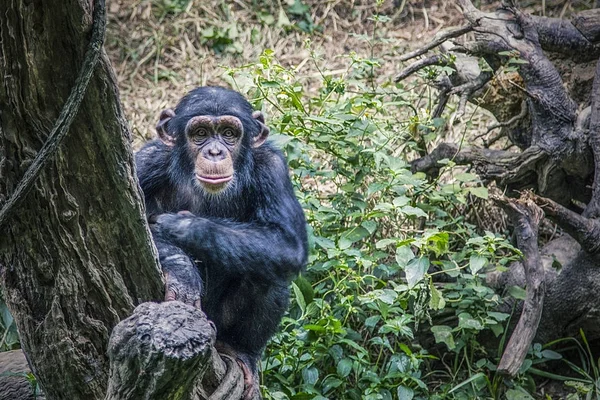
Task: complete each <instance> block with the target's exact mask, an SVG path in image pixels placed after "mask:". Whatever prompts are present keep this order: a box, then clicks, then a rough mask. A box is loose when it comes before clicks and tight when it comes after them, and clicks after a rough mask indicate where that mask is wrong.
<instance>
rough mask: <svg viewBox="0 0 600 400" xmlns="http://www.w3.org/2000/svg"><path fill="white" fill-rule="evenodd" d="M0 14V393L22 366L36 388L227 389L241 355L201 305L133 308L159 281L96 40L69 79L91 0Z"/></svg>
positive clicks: (116, 398)
mask: <svg viewBox="0 0 600 400" xmlns="http://www.w3.org/2000/svg"><path fill="white" fill-rule="evenodd" d="M93 7H95V10H94V9H93ZM0 15H2V18H1V19H0V82H3V84H2V85H1V86H0V205H2V207H0V208H1V209H2V211H1V212H0V229H1V230H2V235H1V236H0V282H1V284H2V289H3V291H4V297H5V300H6V303H7V305H8V306H9V309H10V311H11V313H12V314H13V316H14V318H15V321H16V322H17V326H18V328H19V333H20V337H21V344H22V347H23V350H24V352H25V354H26V355H27V360H25V357H24V354H23V353H22V352H11V353H5V354H1V355H0V366H2V365H4V366H5V367H6V368H11V369H15V371H12V370H11V372H17V373H18V374H17V375H11V376H6V377H2V378H1V379H0V399H4V398H6V396H10V397H9V398H10V399H11V400H20V399H29V398H33V396H34V395H33V393H32V391H31V385H30V383H29V381H28V380H27V379H24V376H25V375H24V373H27V372H29V368H27V366H29V367H31V370H32V372H33V373H34V374H35V377H36V379H37V382H38V384H39V385H40V386H41V388H42V390H43V392H44V394H45V396H46V398H48V399H90V400H91V399H104V398H106V399H111V400H125V399H132V400H134V399H141V398H144V399H173V400H175V399H181V400H185V399H198V400H202V399H207V398H209V397H210V398H211V399H214V400H225V399H231V400H235V399H239V398H240V396H241V394H242V392H243V390H244V380H243V376H242V372H241V368H240V367H239V366H238V365H237V363H236V362H235V361H233V360H230V359H224V360H223V359H221V357H220V356H219V354H218V353H217V352H216V350H215V349H214V346H213V344H214V341H215V336H216V334H215V331H214V326H213V325H212V324H211V323H209V322H208V320H207V319H206V316H205V315H204V313H202V312H201V311H200V310H197V309H195V308H193V307H191V306H188V305H185V304H183V303H179V302H169V303H163V304H157V303H145V304H142V305H140V306H139V307H137V308H136V309H135V311H134V307H135V306H136V305H138V304H140V303H141V302H144V301H156V300H160V299H161V298H162V297H163V296H164V293H163V289H164V283H163V280H162V274H161V272H160V266H159V264H158V258H157V254H156V250H155V248H154V246H153V244H152V240H151V235H150V231H149V229H148V225H147V222H146V217H145V212H144V208H143V205H142V204H143V203H142V197H141V196H140V189H139V185H138V183H137V178H136V174H135V169H134V160H133V154H132V149H131V135H130V132H129V130H128V128H127V123H126V121H125V118H124V116H123V113H122V110H121V105H120V102H119V97H118V90H117V86H116V80H115V77H114V75H113V72H112V69H111V66H110V64H109V62H108V59H107V57H106V56H105V54H104V53H103V52H102V54H101V55H100V61H99V63H98V64H97V66H96V68H95V70H94V71H93V75H92V78H91V80H90V81H89V84H88V85H87V89H86V88H85V84H84V85H83V87H82V88H81V89H79V88H80V86H79V85H80V84H81V83H80V82H83V81H85V80H82V79H81V76H79V77H78V74H79V73H80V70H81V69H82V64H83V61H84V58H85V59H86V63H87V62H88V61H87V60H89V57H86V51H87V50H88V48H92V49H95V50H93V51H102V50H98V49H101V43H100V44H99V46H96V47H90V45H89V43H90V36H91V35H90V30H91V29H92V22H93V21H95V22H94V32H101V35H94V37H96V36H97V37H99V38H101V37H102V34H103V32H102V29H103V27H104V22H103V21H104V19H103V18H104V1H102V0H96V1H95V2H94V4H93V6H92V2H89V1H84V0H67V1H56V0H47V1H43V2H42V1H39V0H38V1H35V0H34V1H31V0H6V1H3V2H0ZM92 15H94V17H92ZM98 21H101V23H98ZM97 27H101V28H100V30H98V28H97ZM99 42H101V40H99ZM93 51H92V53H90V54H94V53H93ZM95 54H98V53H95ZM76 79H77V82H78V83H77V85H78V86H77V88H78V90H73V87H74V86H75V85H76ZM72 91H73V93H83V94H84V97H83V101H82V102H81V104H80V106H79V108H78V110H77V109H76V110H75V111H74V115H76V117H75V119H74V121H73V123H72V125H71V128H70V130H69V131H68V135H67V136H66V137H65V138H64V141H63V142H62V145H61V147H58V150H56V151H55V152H48V154H51V156H50V158H49V159H48V162H47V163H46V164H45V165H44V167H43V169H42V170H41V174H40V175H39V177H37V180H35V181H34V182H35V184H34V186H33V188H32V189H31V190H30V191H27V190H22V188H23V181H24V178H23V177H24V176H35V174H32V173H31V171H32V170H35V168H33V167H32V168H31V169H28V168H29V167H30V166H32V165H33V166H34V167H35V166H37V165H38V162H39V161H40V160H41V159H42V157H41V156H40V155H43V154H46V150H47V149H48V148H49V147H48V143H51V142H53V141H54V138H55V136H53V135H49V134H50V132H55V131H56V132H60V129H55V122H56V120H57V118H59V114H61V118H60V121H61V123H60V124H58V123H57V124H56V126H61V124H62V125H65V126H68V123H64V124H63V122H62V121H65V119H62V116H63V115H64V112H63V113H61V110H62V109H63V107H64V105H65V102H66V101H67V98H69V94H70V93H71V92H72ZM70 101H71V98H69V102H67V103H69V104H71V103H70ZM49 136H50V137H51V138H52V140H50V141H49V140H48V138H49ZM59 136H60V135H59ZM42 146H43V147H42ZM26 171H27V172H26ZM19 193H25V194H24V197H22V196H21V197H20V194H19ZM17 194H19V195H17ZM11 196H12V197H11ZM15 198H20V200H17V201H16V202H14V201H13V200H14V199H15ZM7 199H8V200H9V201H7ZM13 203H14V204H15V207H14V208H12V209H11V210H12V211H11V212H10V213H5V210H6V207H7V205H10V204H13ZM5 216H8V217H6V218H8V219H7V220H5ZM132 312H134V315H132V316H131V317H129V318H126V317H128V316H129V315H130V314H131V313H132ZM125 318H126V319H125ZM113 328H114V330H113ZM111 332H112V334H111ZM109 338H110V345H109ZM109 357H110V358H109ZM0 372H3V371H1V370H0Z"/></svg>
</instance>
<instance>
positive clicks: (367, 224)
mask: <svg viewBox="0 0 600 400" xmlns="http://www.w3.org/2000/svg"><path fill="white" fill-rule="evenodd" d="M360 226H362V227H363V228H365V229H366V230H367V231H369V233H370V234H371V235H372V234H373V233H375V231H376V230H377V222H375V221H363V222H362V223H361V224H360Z"/></svg>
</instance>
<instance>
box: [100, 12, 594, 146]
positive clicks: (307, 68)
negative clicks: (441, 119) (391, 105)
mask: <svg viewBox="0 0 600 400" xmlns="http://www.w3.org/2000/svg"><path fill="white" fill-rule="evenodd" d="M589 1H591V0H575V1H558V0H547V1H544V2H542V1H535V0H528V1H521V5H522V6H523V7H525V8H526V9H527V11H529V12H533V13H537V14H542V13H543V14H545V15H550V16H561V15H563V16H567V15H569V14H570V13H571V12H573V11H575V10H576V9H577V8H578V7H579V8H581V7H586V6H588V5H587V3H588V2H589ZM480 3H481V4H478V5H479V7H481V8H482V9H494V8H496V7H497V6H498V5H499V4H500V2H499V1H490V0H487V1H486V0H483V1H480ZM584 3H585V4H584ZM542 4H543V5H542ZM374 15H383V16H386V17H387V19H388V20H387V21H386V22H385V23H378V24H376V23H375V22H374V21H373V16H374ZM108 17H109V32H108V35H107V40H106V49H107V51H108V54H109V57H110V59H111V61H112V63H113V66H114V68H115V71H116V74H117V78H118V82H119V88H120V91H121V100H122V102H123V106H124V109H125V114H126V116H127V118H128V120H129V122H130V126H131V128H132V131H133V133H134V138H135V141H134V146H135V147H136V148H137V147H138V146H139V145H140V144H141V143H143V142H145V141H147V140H148V139H151V138H152V137H153V136H154V126H155V123H156V119H157V116H158V114H159V113H160V111H161V110H163V109H165V108H168V107H172V106H174V105H175V104H176V102H177V100H178V99H179V98H181V96H182V95H183V94H185V93H186V92H187V91H189V90H191V89H193V88H194V87H197V86H202V85H224V86H227V82H226V80H225V79H224V75H225V73H226V69H227V68H235V67H239V66H242V65H245V64H248V63H256V62H258V60H259V56H260V55H261V53H262V52H263V51H264V50H265V49H271V50H272V51H273V52H274V56H275V58H276V59H277V61H278V62H279V63H280V64H281V65H282V66H284V67H286V68H294V69H295V71H296V72H297V75H298V76H300V77H301V78H304V82H305V88H304V89H305V90H307V91H310V90H311V82H313V83H314V82H315V79H314V78H318V77H320V72H319V70H325V71H327V74H330V75H333V76H335V75H336V74H342V73H344V72H345V71H346V70H347V66H348V64H349V63H348V55H349V54H350V53H351V52H355V53H356V54H357V55H358V56H361V57H372V58H376V59H377V60H378V61H379V62H380V67H378V68H377V70H376V71H375V75H376V80H378V81H379V82H381V81H386V80H387V81H389V80H391V79H392V78H393V76H394V75H395V74H396V73H397V72H398V71H399V70H400V69H401V67H402V63H401V62H400V61H399V57H400V56H401V55H402V54H403V53H405V52H406V51H408V50H410V49H413V48H415V47H417V46H418V45H420V44H423V43H426V42H428V41H430V40H431V39H432V38H433V37H434V35H435V34H436V33H437V32H439V31H440V30H443V29H445V28H449V27H452V26H457V25H459V24H460V23H462V15H461V13H460V8H459V6H458V5H457V3H456V1H452V0H440V1H419V0H395V1H389V0H388V1H383V2H382V3H381V4H378V2H374V1H367V0H330V1H326V2H323V1H318V0H306V1H299V0H286V1H285V2H281V1H268V2H256V1H242V0H236V1H232V2H224V1H216V0H213V1H198V0H192V1H190V0H114V1H111V2H110V3H109V15H108ZM373 38H382V40H377V41H373V40H372V39H373ZM307 40H310V43H311V48H312V50H314V51H315V53H316V54H318V55H319V59H320V62H321V63H320V64H319V65H317V64H316V63H314V62H312V58H311V54H310V51H309V50H308V49H307V47H306V41H307ZM490 118H492V117H490V116H489V115H486V114H484V113H483V112H480V113H479V115H475V117H474V118H473V117H471V119H470V124H471V125H470V126H472V127H477V126H478V125H480V126H483V125H486V124H488V123H489V121H490ZM458 131H462V129H458Z"/></svg>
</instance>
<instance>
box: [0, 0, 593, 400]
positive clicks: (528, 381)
mask: <svg viewBox="0 0 600 400" xmlns="http://www.w3.org/2000/svg"><path fill="white" fill-rule="evenodd" d="M482 3H483V4H480V6H482V7H483V8H491V7H493V6H494V5H495V4H494V3H492V2H482ZM546 3H548V4H546ZM525 6H529V9H528V10H529V11H531V12H537V13H541V12H544V13H549V14H552V13H554V15H558V14H560V13H563V14H564V13H569V12H570V11H572V10H573V9H576V8H577V7H580V8H585V7H589V6H590V5H589V4H588V3H586V2H585V1H571V2H530V4H525ZM109 9H110V15H109V17H110V19H111V20H110V25H109V27H110V28H109V29H110V35H109V37H108V40H107V49H108V52H109V55H110V57H111V59H112V62H113V65H114V66H115V69H116V71H117V75H118V79H119V84H120V88H121V91H122V93H121V94H122V96H121V98H122V101H123V103H124V107H125V109H126V113H127V115H128V116H129V118H130V122H131V126H132V129H133V131H134V133H135V145H136V146H138V145H139V144H141V143H142V142H144V141H146V140H148V139H149V138H151V137H153V135H154V132H153V126H154V125H155V120H156V117H157V115H158V113H159V112H160V110H162V109H163V108H166V107H169V106H172V105H174V104H175V102H176V101H177V99H178V98H179V97H181V96H182V95H183V94H184V93H185V92H186V91H188V90H190V89H191V88H193V87H195V86H199V85H207V84H218V85H229V86H231V87H233V88H235V89H237V90H239V91H241V92H242V93H244V94H246V95H247V96H248V97H249V98H250V99H251V100H252V102H253V103H254V105H255V107H256V108H257V109H262V110H263V111H264V112H265V113H266V115H267V116H268V119H269V121H270V122H269V125H270V127H271V128H272V139H273V140H274V141H276V142H277V143H278V145H279V146H281V148H283V149H284V150H285V152H286V155H287V157H288V160H289V163H290V167H291V174H292V178H293V181H294V184H295V185H296V188H297V195H298V197H299V199H300V201H301V203H302V205H303V206H304V209H305V212H306V216H307V219H308V224H309V226H310V233H311V256H310V261H309V265H308V267H307V270H306V273H305V274H303V275H302V276H301V277H299V278H298V279H297V280H296V281H295V282H294V284H293V300H292V307H291V309H290V312H289V315H288V316H287V317H286V318H285V319H284V321H283V323H282V326H281V331H280V333H279V334H278V335H277V336H276V337H275V338H274V339H273V340H272V342H271V343H270V345H269V346H268V348H267V351H266V353H265V356H264V359H263V362H262V382H263V385H264V391H263V395H264V396H265V398H267V399H298V400H300V399H384V400H387V399H402V400H405V399H407V400H409V399H413V398H414V399H419V398H421V399H425V398H431V399H434V398H435V399H437V398H439V399H467V398H508V399H528V398H533V397H544V396H546V398H563V397H561V396H562V394H558V395H557V394H553V391H555V390H558V389H556V387H558V388H560V390H559V392H560V393H564V392H562V390H564V389H565V388H566V389H567V391H568V392H570V394H569V396H570V398H585V397H588V398H589V397H590V396H592V395H595V396H598V391H597V388H598V385H599V381H598V379H599V378H600V376H599V374H598V367H597V362H596V361H595V360H594V358H593V356H591V351H590V350H589V347H587V343H586V341H585V336H582V338H580V339H578V340H575V339H569V340H567V339H565V341H568V342H569V343H570V344H572V346H571V348H570V350H571V351H573V352H576V353H578V354H579V355H580V360H581V362H580V363H578V364H572V363H570V362H568V361H564V360H561V358H562V355H561V354H560V353H559V352H556V351H554V350H552V349H555V350H556V348H555V347H553V344H552V343H550V344H547V343H544V344H536V345H535V346H534V347H533V349H532V350H531V352H530V357H529V358H528V360H527V361H526V363H525V365H524V366H523V368H522V370H521V374H520V376H519V377H518V378H517V379H515V380H506V379H503V378H502V377H500V376H498V375H497V374H495V366H496V363H497V361H498V357H499V355H500V354H501V350H502V348H503V347H502V346H503V343H504V339H505V333H506V327H507V324H508V323H509V321H510V320H511V318H512V317H513V314H512V313H511V312H510V310H511V308H510V305H508V306H506V305H505V307H504V308H503V307H502V305H503V300H502V297H501V296H500V294H498V293H495V292H494V290H492V289H491V288H490V287H489V286H488V285H487V284H486V276H487V274H489V273H492V272H494V271H501V270H502V269H503V268H506V267H507V265H508V263H510V262H511V261H513V260H518V259H519V256H520V254H519V251H518V250H517V249H515V248H514V247H513V245H512V243H511V240H510V239H509V236H508V235H509V234H510V230H509V228H510V227H509V226H508V225H507V222H506V221H505V217H504V216H503V215H502V214H501V213H500V212H499V211H498V210H497V209H496V208H495V207H493V205H491V203H489V202H488V201H487V198H488V190H493V188H490V189H488V188H486V187H484V186H482V184H481V182H479V180H478V178H477V176H476V175H475V174H473V173H471V172H469V171H468V170H465V169H459V168H455V167H454V165H453V163H452V161H451V160H448V162H447V165H446V166H445V167H444V171H443V173H442V174H441V175H440V177H439V178H438V179H436V180H434V181H432V180H429V179H427V178H426V177H425V176H424V175H423V174H420V173H412V172H411V170H410V165H409V161H410V160H412V159H414V158H416V157H418V156H419V155H423V154H425V150H426V149H431V148H432V147H433V146H434V145H435V144H436V143H438V142H439V141H440V139H441V138H442V137H443V136H445V137H446V138H447V137H448V136H453V137H454V138H455V139H457V138H458V140H457V141H460V140H465V141H467V140H472V139H471V138H472V137H476V136H477V134H479V137H478V139H474V140H485V139H486V134H487V131H486V125H487V124H489V123H490V121H491V117H490V116H489V115H487V114H485V113H484V112H482V111H481V110H479V109H477V108H476V107H474V106H469V107H468V109H467V110H468V112H467V115H466V116H465V117H464V118H463V120H461V121H456V122H452V123H449V120H451V118H452V114H451V113H452V111H453V110H454V109H455V106H453V107H449V112H450V114H448V115H444V116H443V117H442V118H431V116H430V111H431V109H432V106H433V100H434V93H433V92H432V90H431V89H430V87H429V86H427V85H426V83H427V81H428V80H429V79H432V78H433V77H435V76H437V75H438V74H444V73H447V72H448V71H445V70H444V68H431V69H429V70H427V71H425V72H424V73H421V74H420V76H419V77H418V78H416V79H415V80H414V81H412V82H411V83H409V84H406V83H403V84H394V83H393V81H392V79H393V76H394V74H395V72H397V70H398V69H399V63H398V62H397V61H396V60H397V57H398V56H399V55H400V54H402V53H403V52H404V51H406V50H407V49H408V48H411V47H414V45H415V44H416V43H419V42H423V41H426V40H428V39H429V38H431V36H432V35H433V34H434V33H435V32H437V31H439V30H440V29H442V28H444V27H447V26H449V25H453V24H456V23H457V22H459V18H460V14H459V13H458V10H457V9H456V6H455V5H454V4H453V2H451V1H438V2H422V1H415V0H404V1H398V2H393V3H392V2H382V1H376V2H367V1H350V0H336V1H328V2H318V1H300V0H288V1H283V2H279V1H277V2H276V1H266V2H262V1H244V2H242V1H236V2H224V1H206V2H201V1H190V0H151V1H148V0H144V1H139V0H136V1H131V0H122V1H113V2H110V4H109ZM504 144H505V143H502V142H500V143H498V146H499V147H502V145H504ZM549 228H550V230H552V229H553V227H552V226H549ZM510 294H511V295H512V296H513V297H514V298H516V299H521V298H523V296H524V291H523V290H522V289H520V288H513V289H512V290H511V292H510ZM499 310H505V311H506V310H508V312H501V311H499ZM482 337H485V338H490V337H492V338H497V339H496V340H495V342H494V341H493V340H492V341H490V340H486V341H485V343H486V344H487V345H486V346H484V345H483V344H481V343H482V340H481V338H482ZM490 342H493V343H496V345H495V347H492V348H490V346H489V343H490ZM16 347H18V336H17V333H16V329H15V327H14V324H13V322H12V318H11V317H10V315H9V314H8V312H7V310H6V307H4V306H3V303H1V302H0V350H1V351H4V350H10V349H13V348H16ZM553 360H554V364H551V365H557V364H556V363H557V362H560V363H562V364H560V365H562V370H561V372H560V373H557V371H556V368H554V369H553V370H551V371H552V372H548V371H547V370H545V369H544V368H545V366H546V365H547V364H548V363H550V362H551V361H553ZM557 360H558V361H557ZM565 371H566V372H565ZM534 378H535V379H534ZM556 382H558V383H556ZM553 396H554V397H553Z"/></svg>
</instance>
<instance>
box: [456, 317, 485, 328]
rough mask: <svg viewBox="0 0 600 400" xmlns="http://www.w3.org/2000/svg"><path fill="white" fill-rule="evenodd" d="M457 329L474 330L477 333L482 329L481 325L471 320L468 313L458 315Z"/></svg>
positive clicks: (475, 320) (473, 319) (477, 321)
mask: <svg viewBox="0 0 600 400" xmlns="http://www.w3.org/2000/svg"><path fill="white" fill-rule="evenodd" d="M458 327H459V328H462V329H475V330H478V331H480V330H482V329H483V325H482V323H481V322H480V321H479V320H477V319H475V318H473V317H472V316H471V314H469V313H460V314H458Z"/></svg>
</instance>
